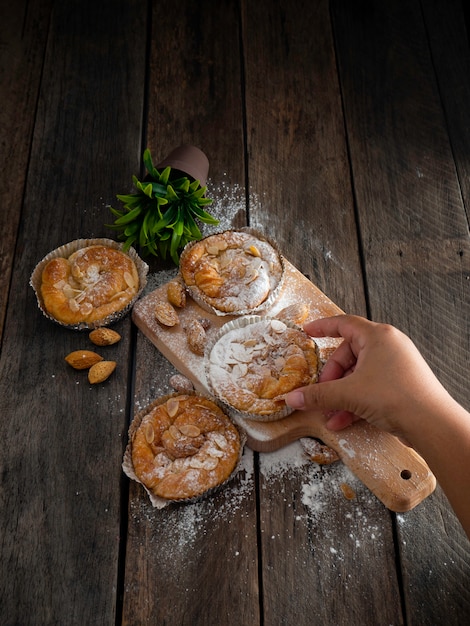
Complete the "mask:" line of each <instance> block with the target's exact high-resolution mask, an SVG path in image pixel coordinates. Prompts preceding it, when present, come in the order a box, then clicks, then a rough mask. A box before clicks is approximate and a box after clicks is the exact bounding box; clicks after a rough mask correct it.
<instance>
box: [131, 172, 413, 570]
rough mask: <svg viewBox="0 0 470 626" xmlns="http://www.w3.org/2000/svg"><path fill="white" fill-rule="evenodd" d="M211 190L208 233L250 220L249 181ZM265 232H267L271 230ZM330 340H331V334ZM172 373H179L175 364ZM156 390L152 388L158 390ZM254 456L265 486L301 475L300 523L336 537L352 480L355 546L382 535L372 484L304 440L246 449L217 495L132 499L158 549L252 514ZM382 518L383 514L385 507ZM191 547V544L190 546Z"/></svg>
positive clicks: (159, 277) (178, 546)
mask: <svg viewBox="0 0 470 626" xmlns="http://www.w3.org/2000/svg"><path fill="white" fill-rule="evenodd" d="M208 196H209V197H212V198H213V199H214V201H213V204H212V205H210V206H209V207H208V209H209V211H210V213H211V214H212V215H214V217H216V218H217V219H219V220H220V223H219V224H218V225H217V226H209V225H207V224H204V225H203V226H202V228H201V230H202V232H203V235H204V236H206V235H209V234H212V233H215V232H220V231H223V230H226V229H230V228H234V227H237V226H240V225H242V224H243V223H245V221H246V220H245V216H246V204H247V196H246V191H245V188H244V187H241V186H239V185H233V184H230V183H228V182H227V181H226V180H222V181H221V182H219V183H217V184H212V182H211V181H210V180H209V181H208ZM248 202H249V206H251V207H255V208H256V211H254V213H253V214H254V215H258V216H262V215H263V212H264V213H266V210H267V209H266V208H263V206H262V202H261V201H260V199H259V198H258V197H257V196H256V194H253V193H250V195H249V198H248ZM258 221H259V220H258ZM266 224H269V220H266V219H263V220H262V223H258V222H256V223H254V222H253V223H251V226H252V227H253V228H258V229H260V230H261V231H263V225H264V226H265V225H266ZM265 234H267V235H268V234H269V233H265ZM327 256H328V257H329V259H330V258H331V253H328V255H327ZM177 273H178V269H177V268H176V267H175V268H171V269H168V270H163V271H159V272H157V273H153V274H149V276H148V282H147V286H146V289H145V291H144V294H143V295H146V294H148V293H151V292H152V291H154V290H155V289H157V288H158V287H160V286H161V285H163V284H165V283H167V282H169V281H170V280H172V279H173V278H175V277H176V275H177ZM325 341H327V342H328V340H325ZM329 341H331V340H329ZM328 345H329V344H328ZM328 345H327V347H328ZM170 369H171V368H169V371H170ZM172 373H176V370H174V372H172ZM155 391H156V390H155V389H153V392H155ZM169 391H171V389H169V388H168V389H167V388H165V391H164V393H168V392H169ZM157 395H159V394H157ZM160 395H162V394H160ZM152 396H153V397H155V393H152ZM146 404H148V402H143V401H142V402H140V403H139V402H138V401H137V402H136V408H135V410H139V409H140V408H143V407H144V406H145V405H146ZM255 458H259V472H260V478H261V483H262V485H264V486H265V487H267V486H268V485H269V483H270V482H271V481H278V482H280V483H282V481H283V478H288V477H289V478H290V477H291V475H298V476H299V477H300V480H301V485H300V490H299V500H300V503H301V505H302V506H301V507H298V508H297V509H296V511H295V517H294V519H295V523H302V524H304V523H307V524H311V523H312V524H313V526H314V527H316V526H318V525H319V524H320V523H321V527H322V528H323V532H324V533H325V536H326V537H327V538H328V537H330V538H331V541H332V542H333V541H334V538H335V537H336V536H337V532H336V531H335V526H334V525H335V524H338V523H339V522H338V513H337V511H336V508H337V503H338V493H339V494H341V485H344V484H347V485H348V486H349V487H351V488H352V489H353V490H354V491H355V492H356V493H359V494H360V498H357V499H353V500H346V499H345V500H344V502H345V503H346V504H345V506H346V511H347V512H346V513H345V514H344V515H343V519H342V520H341V523H344V524H346V525H349V527H350V532H349V538H350V540H351V542H352V543H353V546H354V547H355V548H356V549H359V548H360V546H361V544H362V543H363V542H365V541H370V540H373V541H378V540H381V539H382V531H381V527H380V525H379V523H375V522H374V521H369V520H368V518H367V515H366V514H365V513H364V511H374V510H377V509H376V507H375V506H374V504H375V502H374V501H375V497H374V496H373V495H372V494H369V495H367V494H368V492H367V490H366V489H365V488H364V487H363V485H362V484H361V483H360V481H359V480H358V479H357V478H356V477H355V476H354V475H353V474H352V472H351V471H350V470H349V469H348V468H347V467H346V466H345V465H344V464H343V463H341V462H337V463H334V464H333V465H331V466H325V467H321V466H319V465H317V464H315V463H312V462H311V461H310V460H309V459H308V458H307V457H306V456H305V454H304V452H303V449H302V446H301V444H300V443H299V442H295V443H293V444H291V445H288V446H286V447H284V448H282V449H280V450H278V451H276V452H272V453H269V454H268V453H260V454H259V457H255V455H254V454H253V453H252V452H251V451H250V450H246V451H245V453H244V455H243V457H242V460H241V466H240V469H239V472H238V474H237V476H235V477H234V478H233V479H232V480H231V481H230V482H229V483H228V484H227V485H226V486H225V487H224V488H223V490H222V492H221V493H220V494H216V496H215V497H207V498H204V499H202V500H200V501H197V502H194V503H192V504H185V505H179V506H173V507H170V508H168V509H164V510H163V511H160V512H158V511H156V510H155V509H153V507H152V506H151V504H150V502H149V500H148V498H147V497H142V498H140V499H138V500H133V501H132V503H131V515H132V516H133V519H134V523H135V524H144V523H146V522H148V527H149V529H152V530H150V531H149V532H150V533H151V539H150V541H154V543H155V550H156V551H158V544H159V537H160V533H161V532H165V533H166V534H167V535H168V534H169V535H170V538H171V541H170V544H171V545H173V546H174V549H175V550H178V551H181V553H182V554H184V555H186V556H187V555H189V553H190V552H191V554H193V552H194V553H197V548H198V539H199V538H200V537H201V533H202V534H203V535H205V534H209V533H210V532H211V529H212V528H213V526H214V525H216V524H219V523H223V524H231V523H232V520H233V519H234V513H235V512H238V514H240V515H247V516H248V515H251V511H252V506H253V499H254V497H255V495H254V494H255V477H254V475H255V472H254V460H255ZM289 506H291V504H290V503H289ZM378 519H380V513H379V517H378ZM156 522H157V523H156ZM398 522H399V523H404V517H403V516H398ZM341 536H343V533H341ZM243 540H244V537H240V542H241V543H242V542H243ZM165 544H166V545H168V541H165ZM188 548H191V550H190V551H188ZM326 549H327V550H328V551H329V553H330V554H331V556H332V559H337V560H341V559H342V556H343V548H342V546H335V545H330V546H326ZM234 554H235V555H238V554H240V551H239V550H236V551H235V552H234ZM174 556H175V554H174V553H173V554H168V555H166V558H167V560H168V563H167V565H168V567H172V563H173V560H172V559H173V557H174ZM159 558H165V555H161V554H160V555H159ZM192 558H197V554H193V557H192Z"/></svg>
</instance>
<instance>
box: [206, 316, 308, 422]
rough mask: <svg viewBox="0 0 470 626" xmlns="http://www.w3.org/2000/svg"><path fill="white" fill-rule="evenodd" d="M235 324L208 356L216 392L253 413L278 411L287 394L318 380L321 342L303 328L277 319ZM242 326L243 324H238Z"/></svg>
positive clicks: (260, 414) (256, 414) (222, 336)
mask: <svg viewBox="0 0 470 626" xmlns="http://www.w3.org/2000/svg"><path fill="white" fill-rule="evenodd" d="M257 319H258V321H254V322H253V323H248V324H246V325H243V326H238V327H233V323H230V322H229V326H231V328H230V329H229V330H228V331H227V332H225V333H224V332H223V331H222V335H221V336H220V337H219V339H218V340H217V341H216V342H215V344H214V346H213V347H212V348H211V350H210V354H209V359H208V366H207V370H208V379H209V382H210V385H211V387H212V390H213V392H214V394H215V395H216V396H217V397H219V398H220V399H221V400H223V401H225V402H226V403H227V404H229V405H230V406H231V407H234V408H235V409H237V410H238V411H242V412H243V413H249V414H250V415H252V416H269V415H272V414H276V413H278V412H279V411H280V410H281V409H282V407H283V404H284V400H283V398H284V394H286V393H288V392H289V391H291V390H292V389H295V388H297V387H301V386H303V385H307V384H310V383H312V382H316V380H317V373H318V363H319V361H318V355H317V346H316V344H315V342H314V341H313V340H312V339H311V338H310V337H308V335H306V333H304V332H303V331H302V330H300V329H299V328H295V327H291V326H288V325H287V324H285V323H284V322H282V321H281V320H277V319H269V318H257ZM235 326H237V325H235Z"/></svg>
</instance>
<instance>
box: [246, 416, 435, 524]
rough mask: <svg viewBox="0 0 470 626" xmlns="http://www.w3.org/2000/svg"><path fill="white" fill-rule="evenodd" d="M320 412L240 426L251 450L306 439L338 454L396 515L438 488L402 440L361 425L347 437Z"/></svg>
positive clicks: (354, 426) (350, 429)
mask: <svg viewBox="0 0 470 626" xmlns="http://www.w3.org/2000/svg"><path fill="white" fill-rule="evenodd" d="M325 421H326V420H325V417H324V415H323V414H322V413H321V412H319V411H305V412H303V411H302V412H300V411H296V412H294V413H293V414H292V415H290V416H288V417H286V418H284V419H282V420H278V421H276V422H255V421H253V420H240V426H241V427H242V428H243V429H244V430H245V432H246V433H247V445H248V446H249V447H250V448H252V449H253V450H256V451H258V452H272V451H273V450H277V449H279V448H281V447H282V446H285V445H287V444H288V443H291V442H293V441H296V440H297V439H300V438H301V437H316V438H318V439H321V440H322V441H323V443H325V444H326V445H328V446H330V447H331V448H333V449H334V450H335V451H336V452H337V454H338V456H339V457H340V459H341V460H342V461H343V463H344V464H345V465H347V466H348V467H349V468H350V469H351V471H352V472H353V473H354V474H355V475H356V476H357V477H358V478H359V479H360V480H361V481H362V482H363V483H364V484H365V485H366V486H367V487H368V488H369V489H370V490H371V491H372V493H374V494H375V495H376V496H377V498H378V499H379V500H380V501H381V502H382V503H383V504H384V505H385V506H386V507H387V508H388V509H390V510H391V511H394V512H396V513H403V512H405V511H409V510H411V509H412V508H414V507H415V506H416V505H417V504H419V503H420V502H421V501H422V500H424V499H425V498H426V497H427V496H429V495H430V494H431V493H432V492H433V491H434V489H435V487H436V479H435V477H434V475H433V474H432V472H431V470H430V469H429V467H428V466H427V464H426V463H425V461H424V460H423V459H422V458H421V456H420V455H419V454H417V453H416V452H415V451H414V450H413V449H412V448H409V447H407V446H405V445H404V444H402V443H401V442H400V441H399V439H397V437H394V436H393V435H391V434H389V433H386V432H384V431H381V430H379V429H378V428H376V427H374V426H372V425H371V424H369V423H367V422H366V421H363V420H360V421H358V422H355V423H354V424H352V425H351V426H349V427H348V428H345V429H344V430H341V431H331V430H327V429H326V428H325Z"/></svg>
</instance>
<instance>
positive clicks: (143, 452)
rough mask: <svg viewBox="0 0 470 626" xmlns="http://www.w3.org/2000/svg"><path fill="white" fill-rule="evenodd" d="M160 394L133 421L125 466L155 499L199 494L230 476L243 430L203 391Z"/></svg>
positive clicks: (237, 458) (194, 496)
mask: <svg viewBox="0 0 470 626" xmlns="http://www.w3.org/2000/svg"><path fill="white" fill-rule="evenodd" d="M162 400H163V401H156V402H155V403H154V405H152V406H151V407H150V409H149V410H148V412H147V411H144V415H143V416H142V415H141V416H139V417H138V418H137V421H136V423H135V424H134V423H133V425H132V426H131V430H130V432H129V437H130V441H129V447H128V451H126V454H127V455H128V458H127V463H126V462H125V463H124V464H123V467H124V470H125V471H126V473H127V474H128V475H129V476H130V477H131V478H135V479H137V480H138V481H139V482H141V483H142V484H143V485H144V487H145V488H146V490H147V491H148V492H149V494H150V496H151V498H153V499H152V501H154V499H155V498H157V499H158V498H163V499H165V500H172V501H173V500H174V501H178V500H187V499H191V498H196V497H198V496H201V495H202V494H204V493H206V492H207V491H209V490H211V489H213V488H215V487H217V486H219V485H220V484H222V483H223V482H225V481H226V480H227V479H228V478H229V477H230V475H231V474H232V472H233V471H234V469H235V468H236V466H237V464H238V461H239V459H240V456H241V453H242V441H241V439H240V434H239V432H238V429H237V428H236V427H235V426H234V424H233V423H232V421H231V420H230V418H229V417H228V416H227V415H225V413H224V412H223V411H222V410H221V409H220V408H219V407H218V406H217V405H216V404H215V403H214V402H212V401H211V400H209V399H207V398H205V397H203V396H200V395H197V394H180V395H177V394H176V395H173V396H170V397H169V398H168V399H166V400H165V398H164V399H162ZM126 468H127V469H126Z"/></svg>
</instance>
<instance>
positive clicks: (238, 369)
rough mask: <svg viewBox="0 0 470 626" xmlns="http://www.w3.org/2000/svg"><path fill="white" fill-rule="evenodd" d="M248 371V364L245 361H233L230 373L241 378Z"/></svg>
mask: <svg viewBox="0 0 470 626" xmlns="http://www.w3.org/2000/svg"><path fill="white" fill-rule="evenodd" d="M247 372H248V365H247V364H246V363H235V365H234V366H233V369H232V375H233V376H234V377H235V378H243V376H246V374H247Z"/></svg>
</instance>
